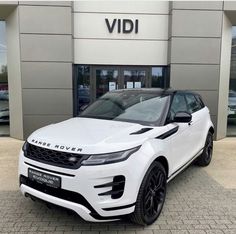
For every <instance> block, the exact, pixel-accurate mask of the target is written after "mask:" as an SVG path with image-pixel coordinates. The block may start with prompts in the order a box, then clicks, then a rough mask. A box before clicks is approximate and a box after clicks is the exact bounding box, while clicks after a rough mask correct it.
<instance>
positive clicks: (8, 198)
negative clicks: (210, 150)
mask: <svg viewBox="0 0 236 234" xmlns="http://www.w3.org/2000/svg"><path fill="white" fill-rule="evenodd" d="M21 146H22V142H21V141H17V140H13V139H10V138H0V233H82V234H93V233H94V234H98V233H99V234H103V233H107V234H113V233H114V234H119V233H127V234H135V233H136V234H159V233H160V234H164V233H165V234H166V233H168V234H169V233H170V234H173V233H175V234H177V233H182V234H185V233H188V234H191V233H195V234H202V233H216V234H218V233H219V234H220V233H225V234H227V233H231V234H236V150H235V148H236V138H227V139H224V140H221V141H218V142H215V148H214V159H213V161H212V163H211V165H210V166H209V167H207V168H199V167H196V166H190V167H189V168H188V169H187V170H185V171H184V172H183V173H181V174H180V175H178V176H177V177H176V178H175V179H174V180H173V181H171V182H170V183H169V184H168V193H167V198H166V203H165V206H164V209H163V212H162V214H161V216H160V217H159V219H158V221H157V222H156V223H155V224H153V225H151V226H148V227H145V228H144V227H140V226H137V225H133V224H131V223H129V222H128V221H119V222H113V223H101V224H98V223H88V222H85V221H83V220H81V219H80V218H79V217H78V216H76V215H68V214H67V212H66V211H65V210H63V209H60V208H53V209H48V208H47V207H46V206H45V205H43V204H41V203H38V202H33V201H31V200H30V199H27V198H24V197H23V196H22V195H21V194H20V192H19V190H18V179H17V163H18V160H17V158H18V151H19V149H20V148H21Z"/></svg>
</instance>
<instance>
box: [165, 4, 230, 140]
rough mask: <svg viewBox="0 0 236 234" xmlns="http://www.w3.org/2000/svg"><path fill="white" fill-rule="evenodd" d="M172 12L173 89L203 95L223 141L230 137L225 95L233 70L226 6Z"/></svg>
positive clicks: (187, 6) (194, 6)
mask: <svg viewBox="0 0 236 234" xmlns="http://www.w3.org/2000/svg"><path fill="white" fill-rule="evenodd" d="M170 11H171V12H170V14H171V17H170V33H169V36H170V38H169V40H170V47H169V49H170V51H169V63H170V86H171V87H172V88H176V89H188V90H193V91H196V92H198V93H199V94H201V95H202V97H203V99H204V100H205V103H206V105H207V106H208V107H209V109H210V114H211V118H212V120H213V123H214V126H215V129H216V134H215V138H216V139H221V138H223V137H225V136H226V123H227V110H226V108H227V103H226V102H227V101H226V99H227V98H228V97H225V96H223V95H227V93H228V91H227V85H228V81H229V69H230V62H229V60H230V48H228V47H229V44H230V38H229V34H228V26H227V27H226V26H225V27H224V24H226V21H225V20H226V18H225V15H224V11H223V3H222V2H207V1H204V2H203V1H201V2H200V1H198V2H184V1H181V2H172V6H171V9H170ZM226 28H227V29H226ZM223 30H225V31H223ZM223 50H227V52H225V53H224V52H223Z"/></svg>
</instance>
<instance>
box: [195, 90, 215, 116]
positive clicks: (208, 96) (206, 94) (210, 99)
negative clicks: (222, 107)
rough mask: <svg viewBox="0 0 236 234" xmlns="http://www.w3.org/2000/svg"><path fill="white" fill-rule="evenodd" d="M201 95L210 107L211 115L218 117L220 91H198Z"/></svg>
mask: <svg viewBox="0 0 236 234" xmlns="http://www.w3.org/2000/svg"><path fill="white" fill-rule="evenodd" d="M196 92H197V93H199V94H200V95H201V96H202V98H203V100H204V102H205V104H206V105H207V106H208V108H209V109H210V114H211V115H217V110H218V91H217V90H216V91H208V90H198V91H196Z"/></svg>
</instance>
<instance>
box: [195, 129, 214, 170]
mask: <svg viewBox="0 0 236 234" xmlns="http://www.w3.org/2000/svg"><path fill="white" fill-rule="evenodd" d="M212 153H213V134H212V133H211V132H208V134H207V138H206V143H205V146H204V150H203V152H202V154H201V155H200V156H199V157H198V158H197V160H196V164H197V165H199V166H202V167H206V166H208V165H209V164H210V162H211V159H212Z"/></svg>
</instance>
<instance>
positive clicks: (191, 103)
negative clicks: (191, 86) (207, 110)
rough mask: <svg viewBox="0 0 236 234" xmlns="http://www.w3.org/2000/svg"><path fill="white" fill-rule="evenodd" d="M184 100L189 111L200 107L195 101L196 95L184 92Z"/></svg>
mask: <svg viewBox="0 0 236 234" xmlns="http://www.w3.org/2000/svg"><path fill="white" fill-rule="evenodd" d="M185 96H186V101H187V107H188V112H189V113H191V114H192V113H194V112H196V111H198V110H200V109H202V106H201V104H200V103H199V102H198V101H197V99H196V97H195V96H194V95H193V94H186V95H185Z"/></svg>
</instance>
